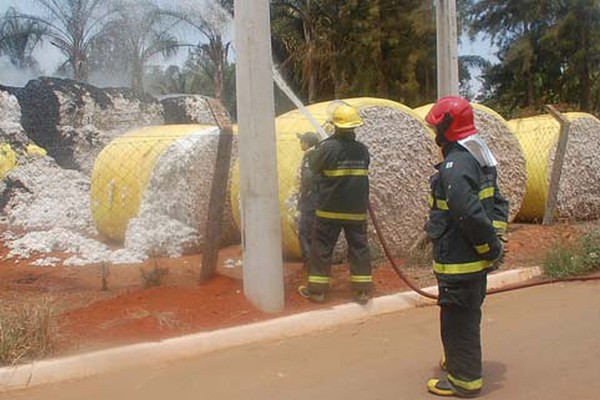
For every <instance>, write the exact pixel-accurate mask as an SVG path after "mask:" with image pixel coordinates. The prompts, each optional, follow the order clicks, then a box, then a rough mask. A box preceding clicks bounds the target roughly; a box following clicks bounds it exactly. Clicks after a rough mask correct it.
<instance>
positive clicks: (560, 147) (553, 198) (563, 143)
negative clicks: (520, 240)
mask: <svg viewBox="0 0 600 400" xmlns="http://www.w3.org/2000/svg"><path fill="white" fill-rule="evenodd" d="M545 108H546V110H547V111H548V112H549V113H550V114H552V116H553V117H554V118H556V120H557V121H558V123H559V124H560V136H559V137H558V144H557V145H556V151H555V152H554V163H553V164H552V172H551V175H550V185H549V187H548V197H547V198H546V210H545V211H544V220H543V221H542V224H543V225H552V224H553V223H554V210H555V209H556V202H557V199H558V188H559V185H560V176H561V175H562V168H563V164H564V161H565V154H566V153H567V144H568V143H569V129H570V128H571V123H570V122H569V120H568V119H567V118H566V117H565V116H564V115H562V114H561V113H560V112H559V111H558V110H556V109H555V108H554V107H552V106H548V105H547V106H546V107H545Z"/></svg>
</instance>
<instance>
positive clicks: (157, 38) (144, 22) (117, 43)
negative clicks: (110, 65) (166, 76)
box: [103, 1, 179, 91]
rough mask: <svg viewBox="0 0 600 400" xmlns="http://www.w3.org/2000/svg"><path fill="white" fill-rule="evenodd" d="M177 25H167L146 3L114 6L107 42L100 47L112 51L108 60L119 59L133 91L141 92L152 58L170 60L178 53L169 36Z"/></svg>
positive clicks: (174, 41)
mask: <svg viewBox="0 0 600 400" xmlns="http://www.w3.org/2000/svg"><path fill="white" fill-rule="evenodd" d="M177 22H178V21H176V22H175V23H171V24H170V25H166V24H165V18H164V15H163V13H162V11H161V10H160V9H159V8H158V7H157V6H156V5H154V4H152V3H150V2H148V1H144V2H139V1H138V2H132V1H121V2H118V3H116V4H115V19H114V20H113V21H112V22H111V23H110V24H108V28H107V32H106V37H108V38H109V39H107V40H104V43H103V45H104V46H109V47H110V48H111V50H110V51H107V53H108V55H109V57H110V58H111V59H113V60H115V59H121V61H122V62H123V63H124V64H125V65H126V66H127V67H128V68H129V69H130V72H131V87H132V88H133V89H135V90H139V91H142V90H143V89H144V87H143V76H144V69H145V66H146V64H147V63H148V61H149V60H150V59H151V58H152V57H154V56H156V55H159V54H160V55H162V56H163V57H165V58H169V57H171V56H173V55H174V54H175V53H176V52H177V50H178V48H179V43H178V42H177V39H175V37H174V36H172V35H171V34H170V33H169V31H170V30H171V29H172V28H173V25H174V24H177Z"/></svg>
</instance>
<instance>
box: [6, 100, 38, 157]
mask: <svg viewBox="0 0 600 400" xmlns="http://www.w3.org/2000/svg"><path fill="white" fill-rule="evenodd" d="M0 113H1V115H2V118H0V145H2V144H5V145H6V144H8V145H10V146H11V148H12V149H13V150H14V151H17V152H19V151H21V152H25V151H27V146H28V145H30V144H32V143H31V140H30V139H29V138H28V137H27V135H26V134H25V131H24V130H23V127H22V126H21V107H20V106H19V102H18V100H17V98H16V97H15V96H13V95H12V94H11V92H8V91H4V90H1V89H0Z"/></svg>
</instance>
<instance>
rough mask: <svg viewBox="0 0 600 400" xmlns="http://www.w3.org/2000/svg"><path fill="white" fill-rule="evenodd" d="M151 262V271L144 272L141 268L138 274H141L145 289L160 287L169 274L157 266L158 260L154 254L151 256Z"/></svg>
mask: <svg viewBox="0 0 600 400" xmlns="http://www.w3.org/2000/svg"><path fill="white" fill-rule="evenodd" d="M152 260H153V263H154V268H153V269H151V270H150V271H146V270H144V269H143V268H140V272H141V274H142V285H143V286H144V287H145V288H149V287H155V286H160V285H162V283H163V281H164V279H165V277H166V276H167V275H168V274H169V270H168V269H167V268H162V267H160V266H159V265H158V258H157V257H156V254H153V256H152Z"/></svg>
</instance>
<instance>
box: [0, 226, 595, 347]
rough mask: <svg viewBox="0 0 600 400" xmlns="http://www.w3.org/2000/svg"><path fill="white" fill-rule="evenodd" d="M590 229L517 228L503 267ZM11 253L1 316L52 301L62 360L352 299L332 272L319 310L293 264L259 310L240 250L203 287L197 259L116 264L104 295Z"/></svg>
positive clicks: (86, 274)
mask: <svg viewBox="0 0 600 400" xmlns="http://www.w3.org/2000/svg"><path fill="white" fill-rule="evenodd" d="M583 229H585V225H567V224H558V225H555V226H552V227H544V226H540V225H522V224H514V225H512V226H511V231H510V234H509V245H508V249H509V253H508V256H507V261H506V264H505V267H503V268H504V269H509V268H518V267H523V266H532V265H539V264H540V263H541V261H542V260H543V257H544V255H545V254H546V253H547V251H548V250H549V249H550V248H551V247H552V246H554V245H555V244H556V243H558V242H570V241H572V240H574V239H575V238H577V237H578V236H579V235H580V233H581V232H582V230H583ZM7 252H8V251H7V249H6V248H5V247H4V246H3V244H2V243H0V260H2V261H0V312H2V307H1V305H2V304H4V306H6V307H10V306H14V305H23V304H34V303H36V302H40V301H42V300H43V299H50V300H51V301H52V304H53V305H54V307H55V309H56V310H57V311H56V317H55V320H56V327H57V335H56V351H55V355H65V354H72V353H76V352H80V351H87V350H91V349H98V348H104V347H107V346H113V345H120V344H126V343H134V342H140V341H149V340H160V339H164V338H168V337H173V336H178V335H181V334H188V333H194V332H201V331H209V330H215V329H218V328H224V327H229V326H235V325H242V324H246V323H250V322H254V321H260V320H265V319H269V318H275V317H278V316H282V315H289V314H294V313H298V312H301V311H307V310H313V309H317V308H322V307H329V306H331V305H335V304H340V303H343V302H347V301H348V299H349V298H350V290H349V285H348V272H347V268H346V266H344V265H339V266H335V267H334V268H333V274H332V277H333V284H332V290H331V296H330V301H329V302H328V303H327V304H325V305H315V304H312V303H309V302H307V301H306V300H304V299H302V298H301V297H300V296H299V295H298V294H297V293H296V286H297V285H299V284H300V283H302V282H303V271H302V266H301V264H299V263H286V264H285V267H284V276H285V291H286V296H285V297H286V298H285V301H286V307H285V310H284V311H283V312H280V313H277V314H266V313H263V312H260V311H259V310H257V309H256V308H254V307H253V306H252V304H251V303H250V302H249V301H248V300H246V298H245V297H244V294H243V286H242V281H241V279H240V278H241V271H240V269H239V268H226V267H225V265H224V263H225V260H228V259H233V260H238V259H241V257H242V254H241V249H240V248H239V246H233V247H228V248H226V249H223V250H222V251H221V253H220V256H219V265H220V267H219V269H218V272H219V273H218V274H217V275H216V276H215V277H214V278H213V279H211V280H210V281H209V282H207V283H204V284H198V283H197V282H198V279H197V277H198V276H199V265H200V261H201V257H200V256H198V255H195V256H185V257H180V258H177V259H169V258H158V259H154V260H151V261H148V262H146V263H144V264H141V265H127V266H111V267H110V269H109V271H110V274H109V275H108V289H109V290H108V291H101V290H100V287H101V279H100V267H99V266H88V267H34V266H30V265H29V263H30V262H32V261H34V260H35V258H34V259H31V260H27V261H21V262H19V263H16V262H14V261H10V260H3V258H4V256H5V255H6V254H7ZM56 256H60V257H61V258H65V257H67V256H68V255H66V254H57V255H56ZM156 267H158V268H164V269H167V270H168V274H167V275H166V277H165V278H164V281H163V282H162V284H161V285H160V286H157V287H151V288H144V287H143V279H142V277H141V272H140V268H143V269H144V270H145V271H151V270H152V269H154V268H156ZM408 274H409V275H410V276H411V277H412V279H413V280H414V281H415V282H416V283H417V284H418V285H420V286H428V285H431V284H433V283H434V279H433V276H432V274H431V271H430V270H429V268H427V267H426V268H423V267H411V268H409V269H408ZM374 280H375V296H379V295H384V294H391V293H396V292H399V291H404V290H407V288H406V286H405V285H404V284H403V283H402V282H401V281H400V279H399V278H398V277H397V276H396V274H395V272H394V271H393V269H392V267H391V266H390V265H389V264H387V263H383V264H380V265H378V266H377V267H376V268H375V269H374Z"/></svg>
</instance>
